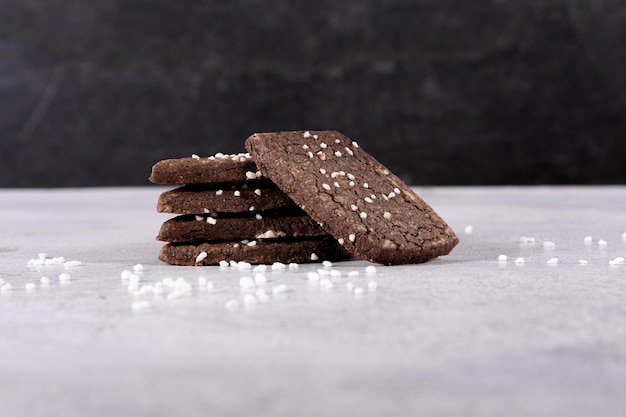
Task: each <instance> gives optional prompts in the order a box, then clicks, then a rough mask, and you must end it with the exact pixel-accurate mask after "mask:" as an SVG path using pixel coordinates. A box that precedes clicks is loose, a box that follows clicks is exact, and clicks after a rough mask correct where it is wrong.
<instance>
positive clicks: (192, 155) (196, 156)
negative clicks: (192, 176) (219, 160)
mask: <svg viewBox="0 0 626 417" xmlns="http://www.w3.org/2000/svg"><path fill="white" fill-rule="evenodd" d="M191 157H192V158H193V159H200V156H198V155H196V154H195V153H194V154H191Z"/></svg>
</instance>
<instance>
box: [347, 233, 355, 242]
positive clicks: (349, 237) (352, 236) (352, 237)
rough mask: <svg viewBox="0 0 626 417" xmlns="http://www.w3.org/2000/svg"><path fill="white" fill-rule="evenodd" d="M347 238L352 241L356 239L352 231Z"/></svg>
mask: <svg viewBox="0 0 626 417" xmlns="http://www.w3.org/2000/svg"><path fill="white" fill-rule="evenodd" d="M348 240H349V241H350V242H354V241H355V240H356V236H355V235H354V233H351V234H350V236H348Z"/></svg>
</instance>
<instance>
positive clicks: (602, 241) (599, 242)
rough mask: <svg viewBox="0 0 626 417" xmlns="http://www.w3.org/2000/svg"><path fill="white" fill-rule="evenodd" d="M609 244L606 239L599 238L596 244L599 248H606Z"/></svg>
mask: <svg viewBox="0 0 626 417" xmlns="http://www.w3.org/2000/svg"><path fill="white" fill-rule="evenodd" d="M608 245H609V243H608V242H607V241H606V240H603V239H600V240H598V246H600V247H601V248H606V247H607V246H608Z"/></svg>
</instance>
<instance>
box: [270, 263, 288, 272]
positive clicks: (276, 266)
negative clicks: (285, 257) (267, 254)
mask: <svg viewBox="0 0 626 417" xmlns="http://www.w3.org/2000/svg"><path fill="white" fill-rule="evenodd" d="M286 267H287V266H286V265H285V264H284V263H282V262H274V263H273V264H272V271H282V270H283V269H285V268H286Z"/></svg>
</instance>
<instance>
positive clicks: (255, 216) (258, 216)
mask: <svg viewBox="0 0 626 417" xmlns="http://www.w3.org/2000/svg"><path fill="white" fill-rule="evenodd" d="M254 218H255V219H257V220H262V219H263V216H261V215H260V214H255V215H254Z"/></svg>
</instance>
